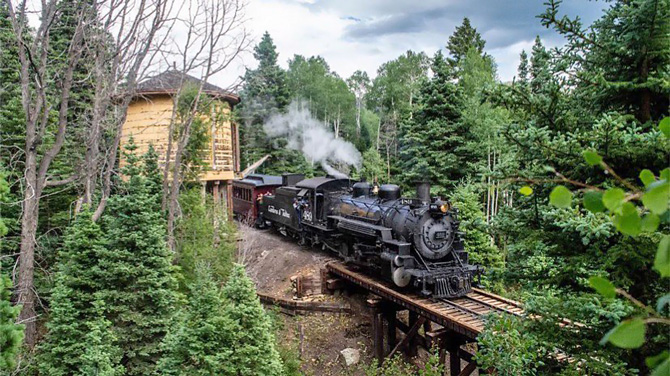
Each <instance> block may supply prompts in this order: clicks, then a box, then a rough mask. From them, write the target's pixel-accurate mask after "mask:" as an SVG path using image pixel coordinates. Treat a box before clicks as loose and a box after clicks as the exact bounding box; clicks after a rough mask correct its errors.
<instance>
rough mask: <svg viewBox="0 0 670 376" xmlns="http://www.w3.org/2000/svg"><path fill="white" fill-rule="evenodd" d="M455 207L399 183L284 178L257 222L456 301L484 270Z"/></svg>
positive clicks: (405, 285) (263, 205) (425, 292)
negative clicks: (406, 192)
mask: <svg viewBox="0 0 670 376" xmlns="http://www.w3.org/2000/svg"><path fill="white" fill-rule="evenodd" d="M457 212H458V211H457V210H456V208H453V207H452V206H451V205H450V203H449V202H447V201H442V200H439V199H436V198H432V199H431V197H430V186H429V185H428V184H426V183H420V184H418V185H417V197H416V198H403V197H401V192H400V188H399V187H398V186H397V185H393V184H385V185H382V186H380V187H378V188H377V187H375V188H374V189H373V187H372V186H371V185H370V184H369V183H366V182H358V183H355V184H352V181H351V180H349V179H338V178H333V177H317V178H312V179H302V175H298V174H293V175H284V176H283V184H282V186H281V187H278V188H277V189H276V190H275V192H274V194H273V195H266V196H263V197H262V200H261V202H260V203H259V215H258V218H257V221H256V224H257V226H259V227H268V226H271V227H273V228H275V229H276V230H277V231H279V232H280V233H281V234H283V235H284V236H288V237H292V238H295V239H296V240H297V241H298V242H299V243H300V244H305V245H313V246H321V247H323V248H328V249H330V250H332V251H334V252H336V253H337V254H338V255H339V256H340V257H341V258H343V259H344V261H345V262H347V263H350V264H356V265H359V266H362V267H364V268H366V269H367V270H368V271H369V272H370V273H372V274H377V275H381V276H382V277H383V278H385V279H387V280H389V281H392V282H393V283H394V284H395V285H396V286H397V287H399V288H405V289H412V288H414V289H417V290H419V291H420V292H421V294H423V295H425V296H433V297H435V298H453V297H459V296H463V295H465V294H467V293H469V292H470V291H471V290H472V283H473V280H474V279H475V278H476V277H477V276H479V275H480V274H481V273H482V268H481V267H479V266H476V265H472V264H470V263H469V262H468V254H467V252H466V251H465V250H464V248H463V242H462V234H461V233H460V232H459V231H458V220H457Z"/></svg>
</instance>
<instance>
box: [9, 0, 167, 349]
mask: <svg viewBox="0 0 670 376" xmlns="http://www.w3.org/2000/svg"><path fill="white" fill-rule="evenodd" d="M2 1H4V2H5V3H6V5H7V9H8V13H9V18H10V21H11V24H12V28H13V31H14V34H15V37H16V44H17V49H18V59H19V63H20V72H19V78H20V85H21V90H22V91H21V102H22V107H23V111H24V113H25V122H26V131H25V147H24V158H25V167H24V179H23V180H24V189H23V201H22V216H21V246H20V254H19V258H18V282H17V283H16V286H17V288H16V294H15V295H16V301H17V303H18V304H20V305H21V306H22V310H21V313H20V315H19V318H18V320H19V322H21V323H24V324H25V325H26V331H25V343H26V345H28V346H29V347H32V346H33V345H34V344H35V342H36V339H37V338H36V337H37V333H36V319H37V314H36V310H35V302H36V293H35V289H34V265H35V248H36V245H37V239H38V236H37V229H38V221H39V207H40V200H41V198H42V194H43V191H44V188H45V187H47V186H58V185H67V184H71V183H72V182H74V181H75V180H77V179H78V176H71V177H69V178H64V179H59V180H54V179H52V178H51V177H50V176H49V170H50V167H51V164H52V162H53V161H54V159H55V158H56V157H57V156H58V155H59V153H60V152H61V150H62V148H63V145H64V143H65V140H66V139H67V138H69V137H72V136H73V135H72V133H73V130H71V127H70V128H68V110H69V105H70V96H71V90H72V87H73V83H74V82H73V81H74V78H73V77H74V71H75V69H76V68H77V67H78V65H79V64H80V60H81V58H82V56H83V54H84V52H85V51H87V50H89V49H93V50H94V51H95V52H96V55H95V56H96V59H95V69H94V75H95V78H96V79H99V81H96V86H95V89H94V91H95V97H94V102H93V107H94V111H93V115H92V117H91V124H90V132H89V145H88V150H87V154H86V161H87V162H90V163H89V164H87V165H86V166H85V169H84V170H85V173H84V179H85V182H86V183H85V187H86V189H85V191H86V194H85V201H86V202H87V203H90V202H91V198H92V189H91V187H94V185H95V183H94V182H91V180H92V179H94V178H95V175H96V174H97V160H98V140H99V137H100V125H101V124H102V121H103V119H104V118H105V117H106V115H107V111H108V110H109V108H110V105H111V104H114V107H118V105H117V103H116V102H115V101H117V99H116V98H121V99H120V100H119V101H120V107H121V108H122V109H123V108H124V105H125V107H126V108H127V103H129V101H130V99H129V96H130V94H129V93H132V91H133V90H134V88H135V85H136V82H137V79H138V77H139V76H140V72H141V69H142V67H143V61H144V59H145V57H146V56H147V55H148V54H149V52H150V51H151V49H152V47H153V42H154V38H155V37H156V35H157V33H158V30H160V29H161V28H162V27H163V25H164V23H165V20H166V15H167V14H168V13H169V12H168V4H170V2H169V1H168V0H139V1H138V0H101V1H97V2H92V3H91V2H88V1H83V0H77V1H78V4H77V6H75V7H74V9H76V10H77V11H76V14H75V15H74V20H75V22H74V23H76V26H75V27H74V31H73V33H72V37H71V40H70V41H69V43H68V47H67V50H66V52H65V53H64V61H65V63H64V70H63V71H55V70H54V69H49V68H50V67H49V64H50V63H51V62H52V61H53V60H54V59H55V58H56V56H54V54H55V53H58V54H61V52H54V51H52V50H51V49H50V42H51V37H50V36H51V32H52V30H53V28H54V25H55V22H56V20H57V19H58V17H59V16H60V14H61V11H62V7H61V2H60V1H59V0H43V1H41V2H39V3H38V2H30V3H29V2H28V1H27V0H20V1H17V2H13V1H12V0H2ZM170 1H171V0H170ZM33 4H35V5H34V6H36V7H37V9H36V10H33V9H29V6H33ZM31 12H36V13H38V14H39V21H38V22H39V23H38V25H37V27H36V28H35V29H34V31H33V30H32V29H31V28H30V27H29V25H28V15H29V14H30V13H31ZM92 26H97V27H100V29H98V30H96V31H95V33H96V35H85V33H86V32H90V31H91V30H94V27H92ZM98 34H99V35H98ZM113 35H116V38H111V39H110V36H113ZM58 57H59V58H63V56H60V55H59V56H58ZM108 59H111V61H112V64H111V66H112V69H111V71H112V73H109V71H108V70H107V66H106V65H105V64H106V63H107V62H108V61H109V60H108ZM54 111H57V113H58V115H57V117H56V119H55V120H54V119H53V116H52V114H53V113H54ZM123 121H125V115H122V116H120V117H119V118H118V119H117V120H116V124H122V123H123ZM52 128H55V133H54V135H53V137H51V135H50V134H48V133H50V132H52V130H51V129H52ZM47 136H49V137H47ZM119 137H120V136H119V135H117V137H116V140H115V144H116V146H115V147H114V149H113V150H112V152H111V153H109V154H108V160H107V165H106V167H107V169H108V171H111V169H112V168H113V165H114V161H115V160H116V148H118V138H119ZM51 138H52V139H53V141H46V140H49V139H51ZM110 166H112V167H110ZM91 176H93V178H92V177H91ZM104 177H105V182H106V183H108V182H109V181H110V177H111V172H106V174H105V175H104ZM104 192H107V195H108V194H109V189H107V190H106V191H103V193H104ZM103 198H106V197H105V196H104V195H103ZM103 202H104V200H101V204H100V205H99V207H98V211H96V215H97V217H99V215H100V214H101V212H102V209H104V203H103Z"/></svg>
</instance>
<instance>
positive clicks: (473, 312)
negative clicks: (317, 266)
mask: <svg viewBox="0 0 670 376" xmlns="http://www.w3.org/2000/svg"><path fill="white" fill-rule="evenodd" d="M326 268H327V270H328V271H329V272H330V273H332V274H335V275H337V276H339V277H341V278H342V279H344V280H347V281H349V282H351V283H354V284H356V285H359V286H361V287H363V288H365V289H366V290H368V291H370V292H372V293H374V294H376V295H378V296H380V297H381V298H383V299H385V300H387V301H390V302H393V303H395V304H397V305H399V306H402V307H404V308H406V309H409V310H411V311H414V312H416V313H418V314H419V315H421V316H423V317H425V318H426V319H428V320H430V321H432V322H435V323H437V324H439V325H441V326H443V327H444V328H446V329H450V330H453V331H455V332H457V333H460V334H462V335H464V336H465V337H466V338H468V339H469V341H476V340H477V336H478V335H479V334H480V333H481V332H482V331H483V330H484V325H485V319H486V316H487V315H489V314H491V313H506V314H510V315H514V316H518V317H523V318H526V319H534V318H536V317H537V316H532V315H530V316H529V315H526V313H525V312H524V310H523V307H522V305H521V303H519V302H517V301H514V300H511V299H507V298H504V297H502V296H499V295H496V294H493V293H490V292H488V291H485V290H481V289H477V288H473V289H472V292H471V293H469V294H467V295H465V296H463V297H460V298H455V299H432V298H426V297H424V296H421V295H419V294H416V293H412V292H401V291H397V290H396V289H395V288H394V287H393V286H392V285H391V284H390V283H387V282H384V281H379V280H376V279H374V278H372V277H370V276H368V275H366V274H364V273H361V272H359V271H356V270H351V269H349V268H347V267H346V266H345V265H343V264H341V263H339V262H331V263H329V264H327V265H326ZM559 325H561V326H574V327H577V328H579V327H581V326H584V325H583V324H581V323H576V322H572V321H570V320H566V319H563V320H561V323H560V324H559ZM554 358H555V359H556V360H558V361H561V362H562V361H567V362H570V361H573V359H572V358H571V357H569V356H568V355H567V354H565V353H563V352H562V351H560V350H556V353H555V354H554Z"/></svg>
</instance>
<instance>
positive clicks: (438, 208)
mask: <svg viewBox="0 0 670 376" xmlns="http://www.w3.org/2000/svg"><path fill="white" fill-rule="evenodd" d="M447 211H449V204H448V203H446V202H442V201H437V202H434V203H432V204H430V212H431V213H436V214H445V213H446V212H447Z"/></svg>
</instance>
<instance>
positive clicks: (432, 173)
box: [399, 51, 468, 193]
mask: <svg viewBox="0 0 670 376" xmlns="http://www.w3.org/2000/svg"><path fill="white" fill-rule="evenodd" d="M431 70H432V72H433V77H432V78H431V79H430V80H425V81H423V84H422V85H421V90H420V92H419V95H418V97H417V99H416V102H417V104H416V107H415V109H414V111H413V112H412V117H411V119H408V120H407V121H405V122H404V123H403V124H402V125H401V128H400V138H399V143H400V158H401V167H402V172H401V175H400V177H399V178H400V181H401V182H402V183H403V186H404V187H405V188H409V187H411V186H413V185H414V183H415V182H417V181H424V180H428V181H429V182H430V183H432V184H433V185H435V186H437V187H441V188H446V187H450V186H452V185H453V184H454V183H455V182H456V181H458V180H459V179H460V178H462V177H463V176H465V174H467V171H466V170H465V169H464V168H463V166H464V165H465V164H466V163H465V161H466V160H467V158H468V155H467V154H466V153H465V149H464V145H465V139H464V129H463V124H462V122H461V119H460V111H461V102H462V97H461V95H462V94H461V90H460V89H459V87H458V86H457V85H456V84H454V83H452V82H451V80H450V76H451V72H452V69H451V68H450V67H449V65H448V64H447V61H446V60H445V59H444V56H443V55H442V53H441V52H439V51H438V52H437V53H436V54H435V57H434V58H433V61H432V65H431ZM417 156H421V157H420V158H417ZM440 193H444V192H440Z"/></svg>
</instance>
